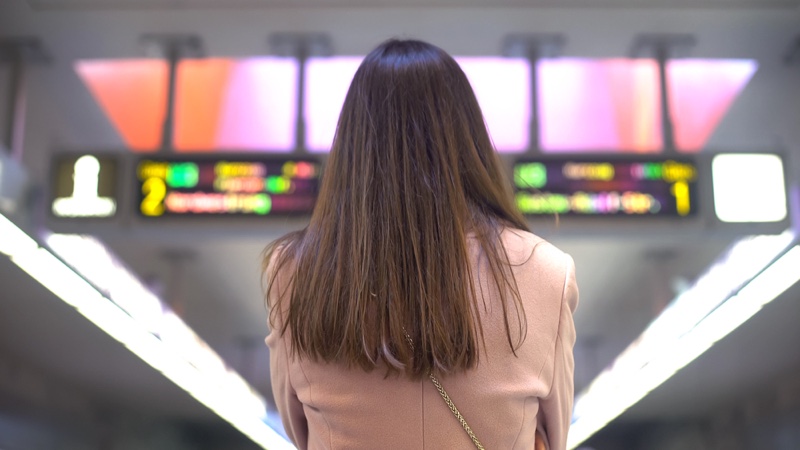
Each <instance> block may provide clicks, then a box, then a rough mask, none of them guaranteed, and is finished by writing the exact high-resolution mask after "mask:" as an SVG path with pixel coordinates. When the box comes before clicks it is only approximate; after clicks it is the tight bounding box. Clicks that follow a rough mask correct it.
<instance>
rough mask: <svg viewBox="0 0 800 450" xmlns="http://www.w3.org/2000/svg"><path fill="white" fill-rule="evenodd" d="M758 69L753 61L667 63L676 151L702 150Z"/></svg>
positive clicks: (693, 60) (691, 60) (699, 60)
mask: <svg viewBox="0 0 800 450" xmlns="http://www.w3.org/2000/svg"><path fill="white" fill-rule="evenodd" d="M757 69H758V64H757V63H756V62H755V61H752V60H703V59H685V60H675V61H671V62H670V63H669V65H668V66H667V70H668V77H669V101H670V106H671V108H672V117H673V125H674V129H675V146H676V147H677V148H678V150H680V151H685V152H697V151H700V150H702V149H703V147H705V145H706V142H707V141H708V139H709V138H710V137H711V134H712V133H713V132H714V130H715V129H716V128H717V126H718V125H719V123H720V121H721V120H722V117H723V116H724V115H725V113H726V112H727V111H728V109H729V108H730V106H731V104H733V101H734V100H735V99H736V97H737V96H738V95H739V94H740V93H741V91H742V90H743V89H744V87H745V86H746V85H747V83H748V82H749V81H750V78H752V76H753V74H754V73H755V72H756V70H757Z"/></svg>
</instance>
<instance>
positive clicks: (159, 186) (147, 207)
mask: <svg viewBox="0 0 800 450" xmlns="http://www.w3.org/2000/svg"><path fill="white" fill-rule="evenodd" d="M142 194H144V199H143V200H142V204H141V206H140V208H141V210H142V214H144V215H145V216H151V217H154V216H160V215H162V214H164V197H165V196H166V194H167V185H166V184H165V183H164V180H162V179H161V178H148V179H147V180H145V182H144V183H143V184H142Z"/></svg>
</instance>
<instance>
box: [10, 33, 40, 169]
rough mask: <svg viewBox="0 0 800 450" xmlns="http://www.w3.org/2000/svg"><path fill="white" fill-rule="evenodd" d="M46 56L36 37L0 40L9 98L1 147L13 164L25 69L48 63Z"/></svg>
mask: <svg viewBox="0 0 800 450" xmlns="http://www.w3.org/2000/svg"><path fill="white" fill-rule="evenodd" d="M50 60H51V58H50V55H49V54H48V53H47V52H46V51H45V49H44V46H43V45H42V43H41V41H40V40H39V38H37V37H33V36H23V37H7V38H2V39H0V64H3V65H9V66H10V68H11V73H10V77H9V81H8V84H9V86H8V92H9V98H8V100H7V101H6V124H5V128H4V130H5V136H3V144H4V145H5V147H6V148H7V149H8V152H9V154H10V155H11V157H12V158H13V159H15V160H16V161H18V162H19V161H22V149H23V147H24V137H25V118H26V109H27V82H28V72H27V69H28V67H29V66H30V65H33V64H45V63H48V62H50ZM0 147H3V145H0Z"/></svg>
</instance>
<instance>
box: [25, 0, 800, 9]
mask: <svg viewBox="0 0 800 450" xmlns="http://www.w3.org/2000/svg"><path fill="white" fill-rule="evenodd" d="M28 4H30V5H31V7H33V8H36V9H39V10H54V9H65V10H69V9H92V8H104V9H116V8H123V9H148V8H180V9H190V8H208V7H213V8H226V9H230V8H276V7H277V8H302V7H327V8H330V7H334V8H335V7H338V8H363V7H367V8H387V7H391V8H397V7H403V8H406V7H414V8H420V7H422V8H441V7H457V8H465V7H489V8H497V7H558V8H572V7H591V8H642V7H644V8H731V7H745V8H746V7H750V8H769V7H777V8H791V7H796V6H798V5H800V2H799V1H798V0H28Z"/></svg>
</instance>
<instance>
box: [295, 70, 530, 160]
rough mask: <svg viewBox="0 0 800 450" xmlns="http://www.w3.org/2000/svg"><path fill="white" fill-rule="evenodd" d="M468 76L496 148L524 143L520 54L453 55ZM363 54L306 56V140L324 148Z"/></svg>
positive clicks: (526, 113)
mask: <svg viewBox="0 0 800 450" xmlns="http://www.w3.org/2000/svg"><path fill="white" fill-rule="evenodd" d="M456 59H457V61H458V62H459V64H460V65H461V67H462V68H463V70H464V72H465V73H466V74H467V77H468V78H469V80H470V84H471V85H472V88H473V90H474V91H475V95H476V96H477V98H478V102H479V103H480V105H481V109H482V110H483V115H484V119H485V120H486V124H487V126H488V128H489V132H490V133H491V136H492V139H493V141H494V144H495V146H496V147H497V149H498V150H499V151H507V152H514V151H522V150H524V149H526V148H527V147H528V139H529V136H528V135H529V127H530V125H529V124H530V115H531V112H530V107H529V104H530V100H529V99H530V65H529V64H528V63H527V62H526V61H525V60H522V59H506V58H456ZM362 60H363V57H360V56H341V57H333V58H311V59H309V61H308V63H307V66H306V98H305V118H306V144H307V145H308V148H309V150H311V151H314V152H325V151H328V150H329V149H330V146H331V143H332V142H333V136H334V134H335V133H336V123H337V121H338V119H339V112H340V110H341V108H342V104H343V103H344V98H345V95H346V94H347V89H348V87H349V86H350V82H351V81H352V79H353V75H355V73H356V70H357V69H358V65H359V64H361V61H362Z"/></svg>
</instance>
